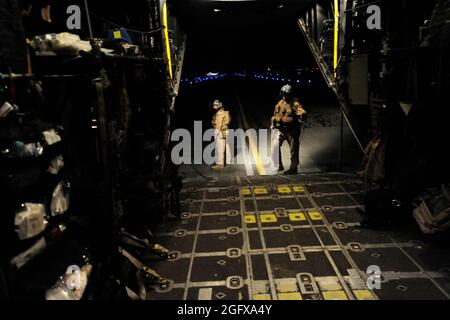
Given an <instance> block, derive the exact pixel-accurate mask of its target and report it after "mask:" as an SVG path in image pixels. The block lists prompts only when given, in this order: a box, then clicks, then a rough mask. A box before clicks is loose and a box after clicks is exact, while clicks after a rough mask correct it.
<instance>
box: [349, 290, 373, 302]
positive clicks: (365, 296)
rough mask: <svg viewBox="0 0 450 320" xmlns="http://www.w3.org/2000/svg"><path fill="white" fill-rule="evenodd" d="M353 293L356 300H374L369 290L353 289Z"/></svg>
mask: <svg viewBox="0 0 450 320" xmlns="http://www.w3.org/2000/svg"><path fill="white" fill-rule="evenodd" d="M353 293H354V294H355V297H356V299H358V300H375V297H374V296H373V294H372V292H370V291H369V290H353Z"/></svg>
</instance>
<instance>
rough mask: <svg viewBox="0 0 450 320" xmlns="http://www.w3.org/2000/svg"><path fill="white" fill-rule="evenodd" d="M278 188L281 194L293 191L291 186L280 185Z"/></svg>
mask: <svg viewBox="0 0 450 320" xmlns="http://www.w3.org/2000/svg"><path fill="white" fill-rule="evenodd" d="M277 190H278V193H281V194H290V193H292V190H291V187H289V186H278V187H277Z"/></svg>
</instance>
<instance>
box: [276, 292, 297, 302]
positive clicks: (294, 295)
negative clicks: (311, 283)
mask: <svg viewBox="0 0 450 320" xmlns="http://www.w3.org/2000/svg"><path fill="white" fill-rule="evenodd" d="M278 300H303V298H302V295H301V294H300V293H299V292H290V293H279V294H278Z"/></svg>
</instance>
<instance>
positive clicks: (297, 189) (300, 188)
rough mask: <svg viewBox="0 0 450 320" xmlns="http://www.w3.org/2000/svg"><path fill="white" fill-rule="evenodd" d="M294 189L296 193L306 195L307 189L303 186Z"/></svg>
mask: <svg viewBox="0 0 450 320" xmlns="http://www.w3.org/2000/svg"><path fill="white" fill-rule="evenodd" d="M293 189H294V192H295V193H305V188H304V187H302V186H294V187H293Z"/></svg>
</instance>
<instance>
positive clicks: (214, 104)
mask: <svg viewBox="0 0 450 320" xmlns="http://www.w3.org/2000/svg"><path fill="white" fill-rule="evenodd" d="M213 106H219V108H222V107H223V103H222V102H221V101H220V100H214V102H213Z"/></svg>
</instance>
